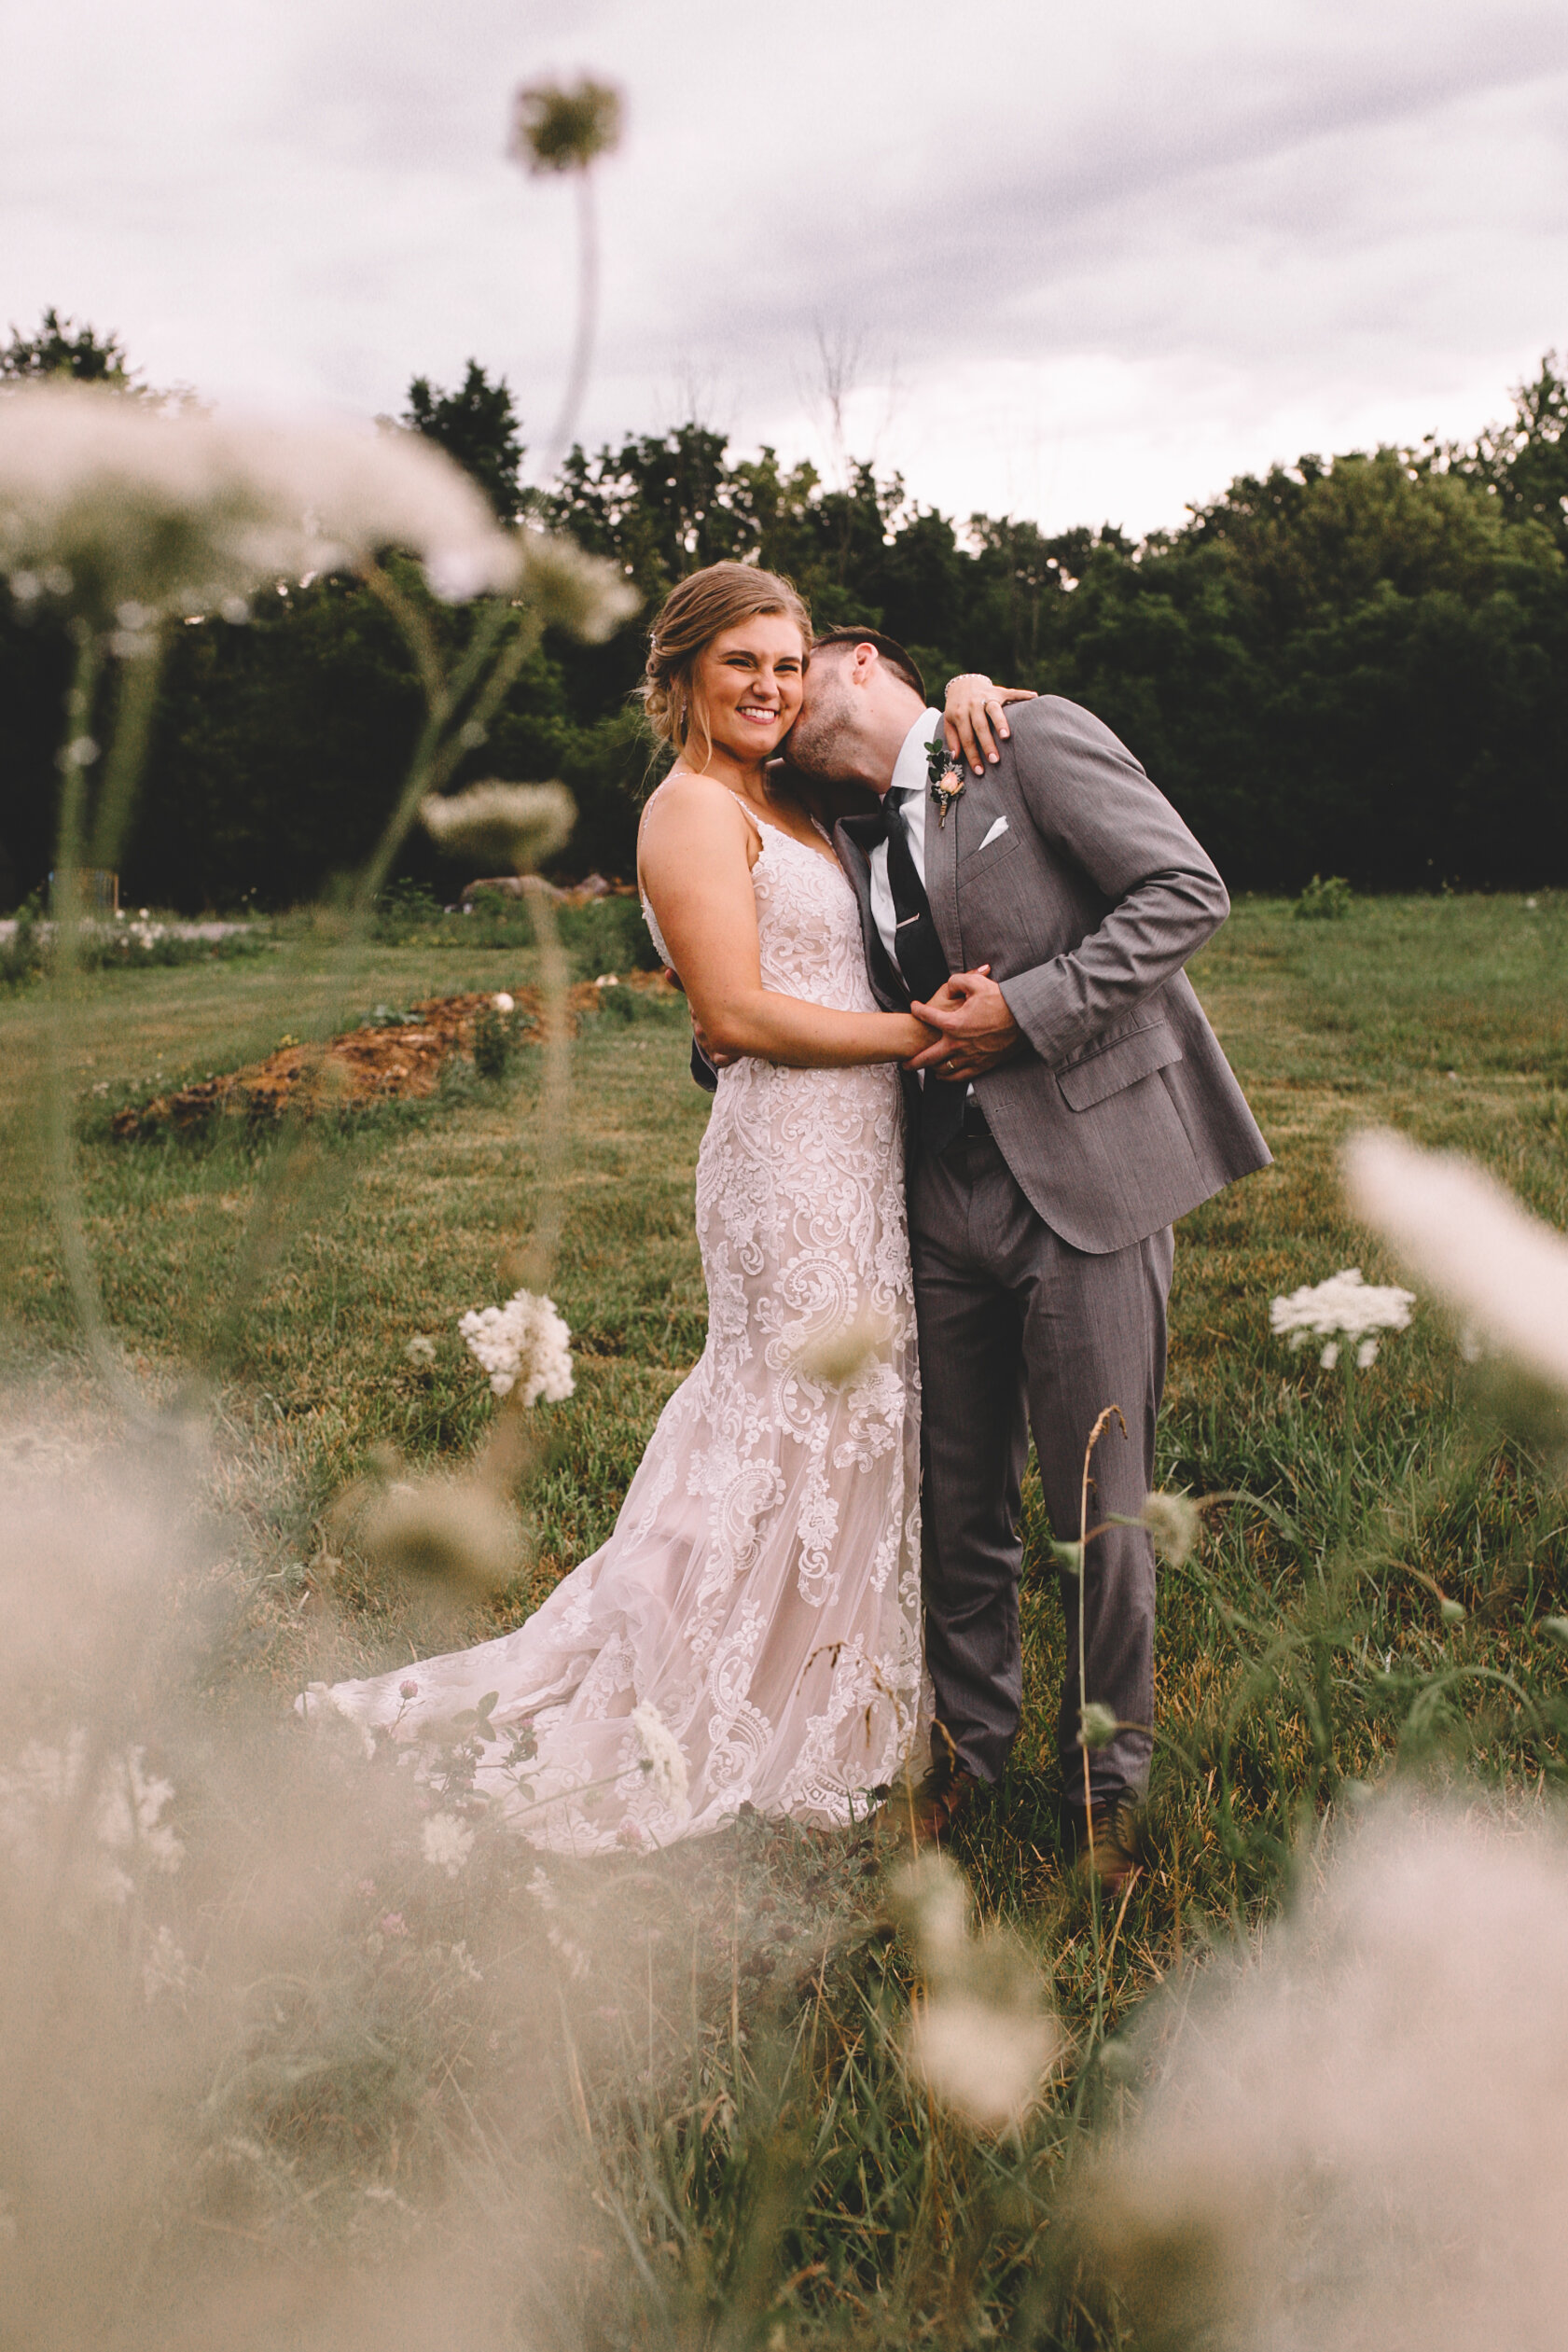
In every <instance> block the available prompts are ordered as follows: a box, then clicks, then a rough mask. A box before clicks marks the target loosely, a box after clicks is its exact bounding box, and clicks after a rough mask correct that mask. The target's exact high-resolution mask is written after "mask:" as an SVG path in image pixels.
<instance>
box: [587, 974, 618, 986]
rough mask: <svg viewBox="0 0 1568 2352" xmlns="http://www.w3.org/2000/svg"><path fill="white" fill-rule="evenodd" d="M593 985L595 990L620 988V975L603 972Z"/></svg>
mask: <svg viewBox="0 0 1568 2352" xmlns="http://www.w3.org/2000/svg"><path fill="white" fill-rule="evenodd" d="M593 985H594V986H595V988H618V987H619V986H620V975H619V973H618V972H601V973H600V975H599V977H598V979H597V980H596V981H594V983H593Z"/></svg>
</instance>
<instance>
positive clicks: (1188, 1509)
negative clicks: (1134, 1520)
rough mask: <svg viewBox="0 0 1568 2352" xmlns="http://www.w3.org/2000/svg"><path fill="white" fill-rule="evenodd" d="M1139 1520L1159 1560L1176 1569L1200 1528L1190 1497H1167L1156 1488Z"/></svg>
mask: <svg viewBox="0 0 1568 2352" xmlns="http://www.w3.org/2000/svg"><path fill="white" fill-rule="evenodd" d="M1140 1517H1141V1518H1142V1520H1143V1523H1144V1524H1145V1527H1146V1528H1147V1529H1148V1531H1149V1533H1150V1535H1151V1536H1152V1537H1153V1538H1154V1548H1155V1550H1156V1551H1157V1552H1159V1556H1160V1558H1161V1559H1162V1560H1166V1561H1169V1563H1170V1565H1171V1566H1172V1567H1173V1568H1179V1567H1180V1566H1181V1565H1182V1562H1183V1561H1184V1560H1185V1559H1186V1557H1187V1554H1188V1553H1189V1552H1191V1551H1192V1549H1193V1546H1194V1545H1195V1544H1196V1543H1197V1541H1198V1538H1199V1536H1200V1534H1201V1532H1202V1527H1203V1514H1202V1512H1201V1510H1200V1509H1199V1507H1198V1505H1197V1504H1196V1503H1195V1502H1194V1501H1193V1499H1192V1497H1191V1496H1190V1495H1168V1494H1166V1493H1164V1492H1163V1491H1162V1490H1160V1489H1158V1488H1157V1489H1156V1491H1155V1492H1154V1493H1153V1494H1152V1495H1150V1496H1148V1497H1147V1498H1146V1500H1145V1504H1144V1508H1143V1510H1142V1512H1141V1513H1140Z"/></svg>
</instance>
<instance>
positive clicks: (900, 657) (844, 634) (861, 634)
mask: <svg viewBox="0 0 1568 2352" xmlns="http://www.w3.org/2000/svg"><path fill="white" fill-rule="evenodd" d="M829 646H875V647H876V648H877V651H878V652H879V653H880V654H881V658H882V660H883V661H885V662H886V663H887V666H888V668H889V669H890V670H891V671H892V672H893V674H894V675H895V677H900V678H902V679H903V681H904V683H905V685H906V686H912V687H913V688H914V689H915V692H916V693H917V694H918V695H919V696H920V699H921V701H922V702H925V701H926V700H927V699H928V698H927V695H926V691H925V680H924V679H923V677H922V676H921V674H920V664H919V663H918V662H917V661H915V659H914V657H913V655H912V654H909V653H906V651H905V650H904V647H902V646H901V645H900V644H899V642H898V640H897V638H896V637H884V636H883V635H882V633H881V630H880V629H825V630H824V631H823V633H822V634H821V636H820V637H813V638H812V652H813V653H826V650H827V648H828V647H829Z"/></svg>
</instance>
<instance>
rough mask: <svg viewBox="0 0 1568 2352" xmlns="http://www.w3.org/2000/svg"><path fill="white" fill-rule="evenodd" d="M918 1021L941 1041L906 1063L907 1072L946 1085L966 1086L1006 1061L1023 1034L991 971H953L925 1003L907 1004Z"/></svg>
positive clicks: (984, 967)
mask: <svg viewBox="0 0 1568 2352" xmlns="http://www.w3.org/2000/svg"><path fill="white" fill-rule="evenodd" d="M909 1010H910V1011H911V1012H912V1013H913V1014H914V1016H915V1018H916V1020H917V1021H926V1022H929V1023H930V1024H931V1026H932V1028H933V1029H939V1030H940V1031H941V1033H942V1034H941V1036H940V1037H938V1038H937V1041H936V1043H935V1044H934V1045H928V1046H927V1047H926V1048H925V1049H924V1051H923V1052H920V1053H917V1054H914V1055H912V1056H911V1058H910V1059H909V1061H908V1062H906V1063H905V1065H904V1067H905V1068H906V1069H907V1070H927V1071H929V1072H930V1074H931V1076H932V1077H933V1078H935V1079H940V1080H942V1082H943V1083H944V1084H949V1083H951V1084H952V1085H961V1084H965V1083H967V1081H968V1080H969V1079H975V1078H979V1077H980V1076H981V1075H982V1073H983V1072H985V1071H986V1070H993V1069H995V1067H996V1065H997V1064H998V1063H999V1062H1006V1061H1010V1060H1011V1058H1012V1056H1013V1055H1014V1054H1015V1053H1017V1052H1018V1051H1020V1048H1021V1047H1022V1045H1023V1043H1024V1037H1023V1032H1022V1031H1021V1030H1020V1027H1019V1025H1018V1023H1017V1022H1016V1021H1015V1020H1014V1019H1013V1016H1012V1014H1011V1013H1010V1012H1009V1010H1008V1009H1007V1000H1006V996H1004V995H1003V994H1002V991H1001V990H1000V988H998V986H997V984H996V982H995V981H993V980H992V977H991V966H990V965H989V964H982V965H981V966H980V967H979V968H978V970H977V971H973V972H954V973H953V975H952V977H951V980H947V981H943V983H942V985H941V987H940V988H939V989H938V990H937V994H936V995H935V996H933V997H931V998H930V1000H929V1001H928V1002H927V1003H925V1004H919V1005H911V1006H910V1007H909Z"/></svg>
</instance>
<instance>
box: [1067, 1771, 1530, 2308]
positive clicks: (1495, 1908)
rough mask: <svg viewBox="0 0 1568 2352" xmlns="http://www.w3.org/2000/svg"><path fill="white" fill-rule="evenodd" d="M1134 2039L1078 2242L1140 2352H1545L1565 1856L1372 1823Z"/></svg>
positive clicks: (1407, 1821) (1476, 1829)
mask: <svg viewBox="0 0 1568 2352" xmlns="http://www.w3.org/2000/svg"><path fill="white" fill-rule="evenodd" d="M1307 1884H1308V1886H1311V1887H1313V1888H1314V1889H1315V1891H1314V1892H1313V1893H1312V1895H1311V1900H1310V1901H1307V1902H1305V1903H1304V1904H1303V1905H1302V1908H1301V1909H1300V1910H1299V1911H1298V1913H1297V1914H1296V1915H1295V1916H1294V1917H1292V1918H1290V1919H1287V1920H1286V1921H1284V1923H1282V1924H1281V1925H1279V1926H1276V1927H1274V1928H1270V1930H1269V1931H1268V1933H1267V1934H1266V1935H1265V1937H1264V1938H1263V1941H1262V1943H1261V1947H1260V1948H1254V1949H1251V1950H1248V1951H1246V1952H1241V1953H1238V1954H1237V1955H1235V1957H1234V1958H1233V1959H1232V1960H1229V1961H1225V1960H1220V1959H1214V1960H1211V1961H1210V1962H1209V1963H1208V1965H1207V1966H1206V1967H1205V1968H1204V1969H1202V1971H1201V1972H1200V1973H1198V1974H1197V1975H1196V1977H1189V1978H1187V1979H1186V1981H1184V1982H1183V1983H1181V1984H1180V1985H1179V1986H1177V1987H1173V1992H1172V1995H1171V1997H1168V1998H1166V1999H1163V2000H1161V1999H1157V2000H1156V2001H1155V2002H1154V2003H1152V2004H1151V2005H1150V2007H1149V2009H1148V2010H1147V2011H1145V2016H1144V2019H1143V2021H1142V2023H1141V2024H1140V2025H1139V2027H1138V2028H1137V2029H1136V2031H1135V2033H1134V2035H1133V2037H1132V2039H1131V2055H1132V2057H1133V2059H1134V2061H1135V2062H1136V2061H1138V2060H1140V2059H1141V2060H1142V2062H1143V2064H1142V2067H1139V2068H1138V2071H1139V2072H1140V2073H1144V2074H1145V2076H1146V2077H1148V2078H1152V2079H1149V2080H1147V2081H1146V2083H1145V2089H1144V2091H1143V2094H1142V2095H1141V2096H1140V2098H1139V2100H1138V2103H1137V2111H1136V2115H1135V2118H1134V2120H1133V2121H1132V2122H1131V2124H1130V2126H1129V2128H1128V2129H1127V2131H1126V2132H1125V2133H1124V2134H1123V2135H1122V2136H1120V2137H1119V2138H1117V2139H1114V2140H1113V2141H1112V2143H1111V2145H1110V2148H1109V2150H1107V2152H1106V2154H1105V2155H1104V2156H1103V2158H1102V2159H1101V2160H1100V2161H1099V2162H1097V2163H1096V2164H1094V2165H1093V2166H1092V2167H1091V2169H1090V2172H1089V2178H1088V2179H1087V2181H1086V2182H1085V2183H1084V2186H1083V2191H1082V2193H1081V2202H1080V2210H1081V2212H1082V2215H1083V2227H1084V2230H1085V2233H1086V2234H1087V2236H1088V2238H1089V2242H1090V2245H1091V2246H1092V2247H1093V2248H1094V2249H1095V2251H1096V2252H1097V2254H1098V2257H1099V2262H1100V2264H1101V2265H1102V2266H1103V2269H1104V2271H1105V2272H1106V2273H1108V2274H1109V2275H1110V2276H1111V2277H1112V2278H1113V2279H1114V2280H1115V2281H1116V2283H1117V2286H1118V2287H1119V2289H1120V2290H1121V2292H1122V2294H1123V2295H1124V2296H1125V2297H1126V2298H1127V2300H1128V2302H1129V2303H1130V2304H1131V2316H1132V2318H1133V2321H1134V2325H1135V2329H1136V2332H1137V2334H1138V2337H1139V2340H1140V2341H1145V2339H1152V2340H1155V2341H1158V2342H1159V2343H1161V2344H1182V2345H1188V2344H1203V2345H1215V2346H1218V2345H1227V2346H1229V2345H1246V2346H1248V2347H1261V2346H1268V2347H1269V2352H1360V2347H1362V2346H1365V2345H1376V2346H1378V2347H1379V2352H1475V2347H1477V2346H1478V2345H1510V2346H1518V2347H1520V2352H1524V2347H1529V2348H1530V2352H1547V2348H1548V2347H1555V2346H1556V2345H1560V2344H1561V2342H1562V2336H1563V2313H1564V2311H1565V2310H1568V2234H1565V2233H1564V2231H1563V2228H1562V2214H1563V2211H1564V2208H1565V2206H1568V2136H1565V2134H1564V2131H1563V2122H1562V2119H1563V2108H1564V2100H1565V2098H1568V2007H1565V2006H1564V2003H1563V1999H1562V1986H1563V1983H1564V1981H1565V1979H1568V1851H1565V1849H1564V1844H1563V1841H1562V1837H1561V1833H1560V1832H1558V1831H1555V1830H1548V1829H1547V1827H1545V1826H1544V1825H1543V1824H1542V1822H1541V1821H1540V1818H1539V1816H1537V1819H1536V1822H1535V1825H1534V1826H1533V1827H1531V1828H1528V1829H1526V1828H1523V1827H1522V1826H1520V1825H1519V1824H1517V1823H1516V1824H1507V1825H1505V1824H1504V1823H1502V1822H1499V1821H1498V1820H1496V1819H1495V1818H1493V1819H1492V1820H1491V1821H1488V1820H1486V1819H1485V1818H1483V1817H1481V1816H1478V1815H1470V1816H1462V1817H1458V1818H1455V1817H1452V1816H1438V1817H1436V1818H1432V1817H1430V1816H1428V1817H1424V1818H1422V1817H1418V1816H1408V1817H1405V1816H1401V1815H1400V1814H1398V1813H1396V1812H1393V1811H1390V1812H1387V1813H1385V1812H1382V1811H1381V1810H1380V1811H1378V1812H1375V1813H1373V1814H1372V1815H1371V1816H1367V1817H1366V1819H1365V1822H1364V1826H1363V1827H1361V1828H1360V1829H1358V1830H1356V1831H1355V1832H1354V1833H1353V1837H1351V1838H1350V1839H1349V1841H1348V1843H1347V1844H1344V1845H1343V1846H1342V1847H1341V1848H1340V1849H1339V1852H1338V1855H1337V1857H1336V1858H1335V1859H1334V1860H1333V1861H1332V1862H1331V1863H1330V1865H1329V1868H1328V1871H1327V1873H1326V1876H1325V1877H1317V1876H1315V1875H1314V1876H1313V1877H1311V1878H1309V1880H1308V1881H1307Z"/></svg>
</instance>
